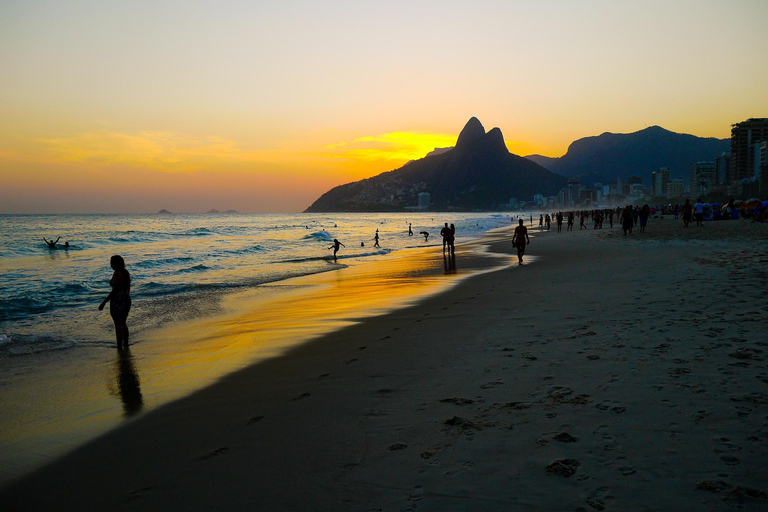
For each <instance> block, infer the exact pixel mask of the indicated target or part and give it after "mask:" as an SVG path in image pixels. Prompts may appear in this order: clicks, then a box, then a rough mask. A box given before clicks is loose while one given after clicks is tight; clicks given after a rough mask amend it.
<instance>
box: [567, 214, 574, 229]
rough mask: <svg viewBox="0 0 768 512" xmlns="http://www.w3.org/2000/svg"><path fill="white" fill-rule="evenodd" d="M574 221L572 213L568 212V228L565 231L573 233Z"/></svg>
mask: <svg viewBox="0 0 768 512" xmlns="http://www.w3.org/2000/svg"><path fill="white" fill-rule="evenodd" d="M574 220H575V218H574V214H573V212H568V226H567V227H566V228H565V230H566V231H573V222H574Z"/></svg>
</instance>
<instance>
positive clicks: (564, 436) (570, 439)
mask: <svg viewBox="0 0 768 512" xmlns="http://www.w3.org/2000/svg"><path fill="white" fill-rule="evenodd" d="M552 439H554V440H555V441H559V442H561V443H576V442H578V441H579V438H578V437H574V436H572V435H571V434H569V433H568V432H560V433H559V434H557V435H556V436H554V437H553V438H552Z"/></svg>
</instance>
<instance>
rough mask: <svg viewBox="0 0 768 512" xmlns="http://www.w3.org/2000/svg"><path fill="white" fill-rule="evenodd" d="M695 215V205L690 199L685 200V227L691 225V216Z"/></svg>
mask: <svg viewBox="0 0 768 512" xmlns="http://www.w3.org/2000/svg"><path fill="white" fill-rule="evenodd" d="M692 213H693V205H692V204H691V200H690V199H686V200H685V204H684V205H683V227H684V228H687V227H688V226H689V225H690V224H691V214H692Z"/></svg>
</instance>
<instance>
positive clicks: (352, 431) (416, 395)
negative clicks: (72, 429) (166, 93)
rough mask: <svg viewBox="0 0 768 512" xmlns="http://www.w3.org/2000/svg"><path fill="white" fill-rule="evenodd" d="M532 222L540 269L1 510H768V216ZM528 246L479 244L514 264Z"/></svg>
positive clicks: (173, 425)
mask: <svg viewBox="0 0 768 512" xmlns="http://www.w3.org/2000/svg"><path fill="white" fill-rule="evenodd" d="M606 226H607V224H606ZM531 234H532V235H533V236H532V242H531V245H530V246H529V247H528V250H527V255H526V264H524V265H522V266H517V265H512V266H505V267H504V268H502V269H500V270H495V271H489V272H484V273H479V274H478V275H474V276H472V277H469V278H467V279H464V280H461V281H460V282H459V283H458V284H457V285H455V286H452V287H449V288H448V289H446V290H445V291H442V292H441V293H439V294H437V295H430V296H428V297H426V298H423V299H422V300H420V301H419V302H417V303H415V304H414V305H411V306H410V307H406V308H404V309H397V310H395V311H392V312H388V313H385V314H381V315H373V316H368V317H366V318H364V319H362V320H356V321H355V322H348V323H347V324H346V325H343V326H341V325H340V326H339V328H338V329H334V330H331V332H329V333H325V334H322V335H319V337H317V338H316V339H313V340H312V341H310V342H308V343H305V344H302V345H299V346H297V347H296V348H293V349H290V350H289V351H287V352H286V353H284V354H282V355H278V356H277V357H273V358H269V359H265V360H263V361H260V362H258V363H256V364H253V365H251V366H248V367H246V368H243V369H240V370H238V371H236V372H235V373H232V374H230V375H227V376H226V377H223V378H221V379H219V380H218V381H217V382H215V383H214V384H212V385H210V386H208V387H205V388H204V389H202V390H199V391H197V392H194V393H193V394H191V395H189V396H186V397H182V398H179V399H178V400H175V401H173V402H171V403H168V404H166V405H163V406H161V407H158V408H156V409H154V410H151V411H149V412H147V413H146V414H142V415H141V416H139V417H138V418H137V419H135V420H133V421H130V422H127V423H124V424H122V425H120V426H118V427H116V428H115V429H113V430H111V431H109V432H107V433H106V434H104V435H102V436H101V437H99V438H98V439H95V440H93V441H91V442H89V443H87V444H85V445H84V446H81V447H79V448H77V449H76V450H74V451H72V452H71V453H68V454H67V455H65V456H64V457H62V458H60V459H58V460H56V461H54V462H52V463H51V464H49V465H47V466H45V467H43V468H41V469H39V470H37V471H35V472H34V473H33V474H31V475H28V476H26V477H24V478H23V479H21V480H20V481H17V482H15V483H14V484H12V485H10V486H8V487H6V488H4V489H3V490H2V491H0V503H4V504H5V505H4V506H3V508H7V509H8V510H152V509H156V510H211V509H213V510H328V511H332V510H366V511H367V510H381V511H390V510H392V511H401V510H569V511H573V510H713V511H715V510H724V509H729V508H730V507H740V508H743V509H744V510H766V509H768V494H767V493H768V484H766V476H767V475H768V472H766V462H765V461H766V460H768V392H766V384H768V364H767V363H766V360H765V357H766V354H768V334H766V326H768V312H767V311H766V308H765V290H766V289H768V256H766V254H768V252H767V251H766V249H768V230H767V229H766V227H765V226H764V225H759V224H751V223H749V222H748V221H724V222H718V223H714V222H710V223H706V224H705V226H704V227H702V228H697V227H690V228H687V229H685V230H683V229H682V222H681V221H675V220H672V219H671V218H666V219H651V220H650V222H649V225H648V229H647V232H646V233H644V234H640V233H638V232H637V230H636V231H635V233H633V234H632V235H628V236H623V235H622V234H621V229H620V228H619V227H618V226H616V227H614V228H613V229H608V228H607V227H606V229H602V230H592V229H589V230H584V231H579V230H576V231H574V232H565V231H564V232H562V233H556V232H555V231H554V228H553V230H552V231H550V232H547V233H539V232H538V230H537V229H532V230H531ZM510 238H511V233H510V232H508V231H507V232H501V233H499V232H496V233H494V235H493V236H489V237H487V238H486V239H485V240H484V241H483V242H480V243H481V244H484V245H485V246H486V247H487V248H488V250H489V251H490V252H494V253H505V254H508V253H511V251H512V250H513V249H512V247H511V243H510V241H509V239H510ZM459 253H460V254H461V251H459ZM511 259H512V258H510V259H509V261H511ZM457 260H458V261H457V265H458V266H461V263H462V262H461V259H460V258H459V257H457ZM242 323H243V322H242V321H238V322H236V323H233V324H232V331H233V334H232V335H233V336H235V335H236V331H237V326H238V325H242Z"/></svg>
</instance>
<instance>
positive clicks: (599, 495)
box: [587, 487, 616, 510]
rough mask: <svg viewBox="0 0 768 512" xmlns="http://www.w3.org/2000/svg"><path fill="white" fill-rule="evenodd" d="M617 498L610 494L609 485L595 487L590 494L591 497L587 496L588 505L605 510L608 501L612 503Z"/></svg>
mask: <svg viewBox="0 0 768 512" xmlns="http://www.w3.org/2000/svg"><path fill="white" fill-rule="evenodd" d="M615 500H616V498H614V497H613V496H611V495H610V494H609V489H608V488H607V487H600V488H598V489H595V491H593V492H592V494H590V495H589V498H587V505H589V506H590V507H592V508H593V509H595V510H605V508H606V507H607V506H608V505H607V504H606V503H610V502H612V501H615Z"/></svg>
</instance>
